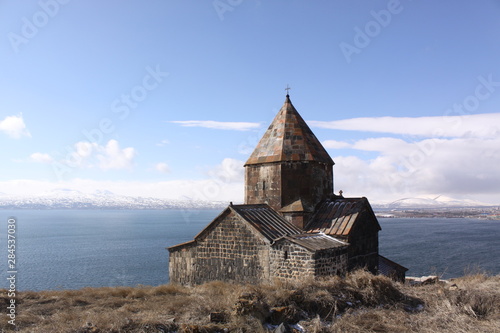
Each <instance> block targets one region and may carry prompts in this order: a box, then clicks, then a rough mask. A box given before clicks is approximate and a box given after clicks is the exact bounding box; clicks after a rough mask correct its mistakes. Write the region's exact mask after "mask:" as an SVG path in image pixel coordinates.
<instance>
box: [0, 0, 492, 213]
mask: <svg viewBox="0 0 500 333" xmlns="http://www.w3.org/2000/svg"><path fill="white" fill-rule="evenodd" d="M499 16H500V2H499V1H494V0H484V1H480V2H470V1H451V0H450V1H439V2H436V1H415V0H413V1H410V0H401V1H394V0H390V1H326V0H325V1H315V2H306V1H293V0H288V1H272V2H264V1H255V0H215V1H165V0H163V1H147V2H139V1H106V2H98V1H76V0H73V1H68V0H64V1H63V0H39V1H22V2H21V1H4V2H2V3H1V4H0V36H2V38H1V39H0V63H1V67H0V68H1V75H0V94H1V98H0V149H1V152H2V156H3V159H2V162H1V164H0V165H1V171H2V172H1V174H0V193H3V194H4V195H14V194H16V195H17V194H38V193H45V192H50V191H53V190H55V189H61V188H68V189H74V190H78V191H82V192H85V193H92V192H93V191H96V190H109V191H112V192H114V193H117V194H123V195H141V196H152V197H163V198H187V197H188V198H197V199H204V200H233V201H235V202H238V201H242V198H243V167H242V165H243V163H244V161H245V160H246V159H247V158H248V156H249V154H250V153H251V151H252V149H253V147H254V146H255V145H256V144H257V142H258V139H259V138H260V136H261V135H262V134H263V131H264V130H265V129H266V128H267V126H268V124H269V123H270V122H271V121H272V119H273V117H274V115H275V114H276V113H277V112H278V110H279V108H280V107H281V106H282V104H283V102H284V98H285V94H286V92H285V90H284V88H285V87H286V85H287V84H289V85H290V87H291V90H290V96H291V100H292V102H293V103H294V106H295V107H296V108H297V110H298V111H299V112H300V113H301V115H302V116H303V118H304V119H305V120H306V121H307V122H308V123H309V125H310V126H311V128H312V130H313V131H314V133H315V134H316V136H317V137H318V138H319V139H320V141H321V142H323V144H324V146H325V147H326V148H327V150H328V152H329V153H330V155H331V156H332V158H333V159H334V161H335V162H336V165H335V167H334V175H335V191H338V190H340V189H342V190H343V192H344V195H346V196H366V197H368V198H369V199H370V200H371V201H372V202H390V201H392V200H396V199H399V198H403V197H435V196H438V195H441V196H446V197H452V198H457V199H468V200H475V201H480V202H485V203H491V204H499V202H500V169H499V168H498V165H499V164H500V128H499V126H500V125H499V124H500V113H499V106H500V66H499V59H500V43H499V42H500V33H499V32H500V21H499V20H498V17H499Z"/></svg>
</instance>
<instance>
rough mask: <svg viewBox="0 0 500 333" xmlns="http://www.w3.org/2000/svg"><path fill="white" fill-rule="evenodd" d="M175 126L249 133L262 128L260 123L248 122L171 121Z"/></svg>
mask: <svg viewBox="0 0 500 333" xmlns="http://www.w3.org/2000/svg"><path fill="white" fill-rule="evenodd" d="M171 123H174V124H180V125H181V126H184V127H204V128H212V129H222V130H233V131H249V130H252V129H257V128H259V127H260V124H259V123H248V122H223V121H213V120H179V121H171Z"/></svg>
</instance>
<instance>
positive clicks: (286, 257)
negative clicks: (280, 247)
mask: <svg viewBox="0 0 500 333" xmlns="http://www.w3.org/2000/svg"><path fill="white" fill-rule="evenodd" d="M283 259H285V260H287V259H288V251H285V254H284V256H283Z"/></svg>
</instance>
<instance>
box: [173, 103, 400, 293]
mask: <svg viewBox="0 0 500 333" xmlns="http://www.w3.org/2000/svg"><path fill="white" fill-rule="evenodd" d="M333 165H334V162H333V160H332V159H331V157H330V156H329V155H328V153H327V152H326V150H325V149H324V148H323V146H322V145H321V143H320V142H319V140H318V139H317V138H316V136H315V135H314V134H313V132H312V131H311V129H310V128H309V126H308V125H307V124H306V122H305V121H304V120H303V119H302V117H301V116H300V114H299V113H298V112H297V110H296V109H295V108H294V106H293V105H292V102H291V101H290V97H289V95H288V94H287V95H286V100H285V103H284V105H283V107H282V108H281V109H280V111H279V112H278V114H277V115H276V117H275V118H274V120H273V122H272V123H271V125H270V126H269V128H268V129H267V131H266V132H265V134H264V136H263V137H262V139H261V140H260V141H259V143H258V145H257V147H256V148H255V150H254V151H253V153H252V154H251V155H250V157H249V158H248V160H247V162H246V163H245V204H242V205H233V204H230V205H229V206H228V207H227V208H226V209H224V210H223V211H222V212H221V213H220V214H219V216H217V217H216V218H215V219H214V220H213V221H212V222H210V223H209V224H208V225H207V226H206V227H205V228H204V229H203V230H202V231H201V232H200V233H199V234H198V235H196V236H195V238H194V240H192V241H189V242H186V243H183V244H178V245H176V246H172V247H170V248H168V250H169V252H170V263H169V274H170V281H171V282H173V283H181V284H201V283H204V282H207V281H212V280H224V281H238V282H249V283H257V282H263V281H272V280H274V279H284V280H286V279H305V278H309V277H321V276H328V275H335V274H338V275H343V274H345V273H346V272H347V271H350V270H353V269H356V268H366V269H368V270H369V271H371V272H372V273H374V274H378V273H382V274H386V275H390V276H392V277H394V278H396V279H404V274H405V271H406V270H407V269H406V268H404V267H402V266H400V265H398V264H396V263H394V262H392V261H390V260H389V259H387V258H384V257H382V256H380V255H379V253H378V232H379V231H380V230H381V228H380V225H379V223H378V221H377V218H376V217H375V214H374V212H373V210H372V208H371V206H370V203H369V202H368V200H367V199H366V198H364V197H363V198H344V197H343V196H342V193H341V192H340V193H339V195H335V194H334V193H333V169H332V168H333Z"/></svg>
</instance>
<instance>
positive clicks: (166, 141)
mask: <svg viewBox="0 0 500 333" xmlns="http://www.w3.org/2000/svg"><path fill="white" fill-rule="evenodd" d="M169 143H170V141H168V140H161V141H160V142H158V143H157V144H156V145H157V146H158V147H163V146H166V145H168V144H169Z"/></svg>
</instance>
